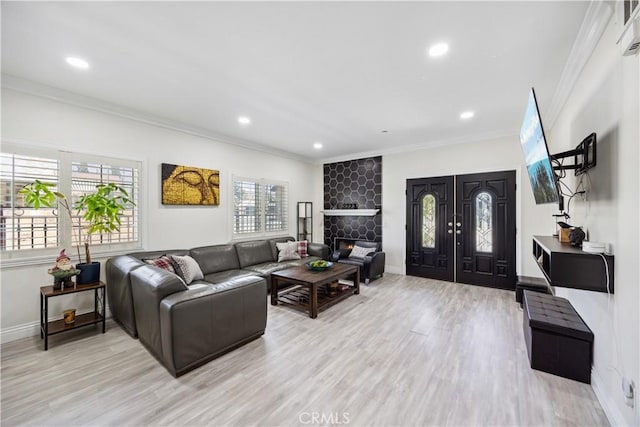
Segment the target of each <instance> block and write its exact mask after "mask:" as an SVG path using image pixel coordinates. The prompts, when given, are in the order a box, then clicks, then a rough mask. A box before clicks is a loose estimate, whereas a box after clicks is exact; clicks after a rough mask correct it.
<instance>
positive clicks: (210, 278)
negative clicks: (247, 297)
mask: <svg viewBox="0 0 640 427" xmlns="http://www.w3.org/2000/svg"><path fill="white" fill-rule="evenodd" d="M255 275H256V273H255V272H253V271H247V270H227V271H219V272H217V273H211V274H207V275H205V276H204V280H205V281H207V282H209V283H222V282H226V281H227V280H232V279H237V278H239V277H247V276H255Z"/></svg>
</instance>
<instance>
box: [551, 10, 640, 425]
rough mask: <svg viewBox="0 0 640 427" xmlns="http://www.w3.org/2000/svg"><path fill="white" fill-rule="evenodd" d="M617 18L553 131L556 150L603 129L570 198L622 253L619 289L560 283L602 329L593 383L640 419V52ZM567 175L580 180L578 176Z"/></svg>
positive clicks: (626, 415)
mask: <svg viewBox="0 0 640 427" xmlns="http://www.w3.org/2000/svg"><path fill="white" fill-rule="evenodd" d="M618 31H619V30H618V29H616V27H615V25H614V23H613V20H612V22H611V23H610V25H609V27H608V29H607V31H606V32H605V34H604V35H603V37H602V39H601V40H600V42H599V44H598V47H597V48H596V50H595V51H594V53H593V54H592V56H591V58H590V60H589V62H588V63H587V65H586V67H585V68H584V70H583V71H582V73H581V75H580V78H579V80H578V81H577V83H576V86H575V88H574V89H573V91H572V93H571V95H570V96H569V100H568V102H567V103H566V105H565V106H564V108H563V109H562V110H561V113H560V115H559V116H558V119H557V121H556V124H555V125H554V128H553V129H551V131H550V132H547V136H548V139H549V145H550V147H549V148H550V151H551V152H560V151H564V150H568V149H571V148H573V147H574V146H575V145H576V144H577V143H579V142H580V141H581V140H582V139H583V138H584V137H585V136H587V135H588V134H589V133H591V132H596V133H597V138H598V141H597V165H596V166H595V168H594V169H592V171H591V172H590V173H589V175H590V177H591V182H592V185H591V186H590V190H589V192H588V195H587V200H586V201H582V200H577V201H574V202H572V205H571V216H572V218H571V220H570V221H569V222H570V223H571V224H575V225H582V226H584V227H585V228H586V231H587V232H588V235H589V238H590V240H592V241H600V242H607V243H609V244H610V246H611V250H612V252H613V254H614V255H615V294H614V295H611V296H610V297H609V296H607V295H606V294H601V293H596V292H588V291H580V290H573V289H562V288H556V293H557V295H560V296H564V297H566V298H568V299H569V300H570V301H571V303H572V304H573V305H574V307H575V308H576V310H577V311H578V313H580V315H581V316H582V317H583V318H584V320H585V321H586V323H587V324H588V325H589V327H590V328H591V329H592V330H593V332H594V335H595V343H594V367H593V371H592V375H593V380H594V387H595V388H596V391H597V392H598V397H599V398H600V401H601V402H602V403H603V406H605V407H607V413H608V414H610V415H613V418H614V419H613V420H612V421H613V422H614V423H619V424H626V425H640V416H639V413H640V411H639V410H638V405H640V399H638V397H637V396H638V393H640V390H639V386H640V351H639V345H640V344H639V343H640V318H639V316H638V311H639V310H640V292H639V290H638V289H639V288H640V282H639V279H638V278H639V277H640V275H639V271H638V265H639V264H640V251H639V249H638V247H639V246H638V239H639V236H640V234H639V233H640V230H639V226H638V223H639V221H638V212H639V211H640V196H639V194H640V185H639V173H638V168H639V165H640V150H639V149H638V145H639V143H640V130H639V129H640V128H639V122H640V108H639V105H640V84H639V82H640V66H639V64H640V56H638V55H636V56H633V57H623V56H622V54H621V53H620V50H619V49H618V46H616V40H617V36H618V35H619V34H618ZM567 178H568V179H567V182H571V183H573V184H572V185H575V180H574V178H573V177H571V176H569V177H567ZM623 375H624V376H626V377H630V378H632V379H633V380H634V382H635V384H636V399H635V410H634V409H631V408H630V407H628V406H626V405H625V403H624V398H623V395H622V390H621V376H623Z"/></svg>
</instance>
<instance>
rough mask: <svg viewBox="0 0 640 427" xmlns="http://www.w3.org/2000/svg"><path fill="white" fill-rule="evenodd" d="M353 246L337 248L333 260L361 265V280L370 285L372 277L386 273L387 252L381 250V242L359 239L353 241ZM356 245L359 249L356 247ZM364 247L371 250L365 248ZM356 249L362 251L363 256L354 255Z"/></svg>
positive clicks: (332, 256) (332, 255)
mask: <svg viewBox="0 0 640 427" xmlns="http://www.w3.org/2000/svg"><path fill="white" fill-rule="evenodd" d="M353 246H354V249H346V248H339V249H337V250H335V251H334V252H333V253H332V254H331V260H332V261H334V262H340V263H343V264H351V265H357V266H359V267H360V280H363V281H364V283H365V285H368V284H369V281H370V280H372V279H375V278H377V277H382V275H383V274H384V263H385V253H384V252H382V251H381V250H380V243H377V242H366V241H360V240H358V241H355V242H353ZM356 247H358V249H355V248H356ZM363 248H366V249H370V250H369V251H367V250H363ZM354 250H355V252H360V253H362V254H363V256H362V257H360V256H352V253H353V252H354ZM353 255H355V254H353Z"/></svg>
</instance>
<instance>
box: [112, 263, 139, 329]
mask: <svg viewBox="0 0 640 427" xmlns="http://www.w3.org/2000/svg"><path fill="white" fill-rule="evenodd" d="M143 265H146V264H145V263H144V262H142V261H140V260H139V259H138V258H134V257H132V256H129V255H120V256H116V257H113V258H109V259H108V260H107V262H106V264H105V278H106V280H107V298H108V300H109V310H110V311H111V317H113V318H114V320H116V321H117V322H118V323H119V324H120V325H121V326H122V328H123V329H124V330H125V331H126V332H127V333H128V334H129V335H131V336H132V337H137V336H138V330H137V329H136V318H135V314H134V311H133V296H132V294H131V278H130V274H131V272H132V271H133V270H135V269H137V268H139V267H141V266H143Z"/></svg>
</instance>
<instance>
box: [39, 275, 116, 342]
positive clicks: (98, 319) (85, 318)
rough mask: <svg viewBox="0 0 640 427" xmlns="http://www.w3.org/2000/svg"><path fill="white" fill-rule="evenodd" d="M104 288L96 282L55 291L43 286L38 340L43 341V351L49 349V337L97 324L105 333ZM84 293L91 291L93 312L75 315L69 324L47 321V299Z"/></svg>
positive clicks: (102, 284) (60, 321) (61, 321)
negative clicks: (100, 325) (100, 324)
mask: <svg viewBox="0 0 640 427" xmlns="http://www.w3.org/2000/svg"><path fill="white" fill-rule="evenodd" d="M105 287H106V285H105V284H104V283H102V282H96V283H91V284H88V285H75V287H73V288H64V289H62V290H55V289H53V286H43V287H41V288H40V338H41V339H44V349H45V350H48V349H49V335H55V334H59V333H61V332H66V331H71V330H73V329H77V328H81V327H83V326H89V325H95V324H97V323H102V333H103V334H104V333H105V331H106V324H105V312H104V309H105V307H104V306H105V298H104V297H105ZM85 291H93V300H94V307H93V308H94V311H92V312H91V313H85V314H80V315H77V316H76V317H75V321H74V322H73V323H70V324H66V323H64V320H63V319H60V320H53V321H48V320H49V298H53V297H57V296H60V295H69V294H73V293H76V292H85Z"/></svg>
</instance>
